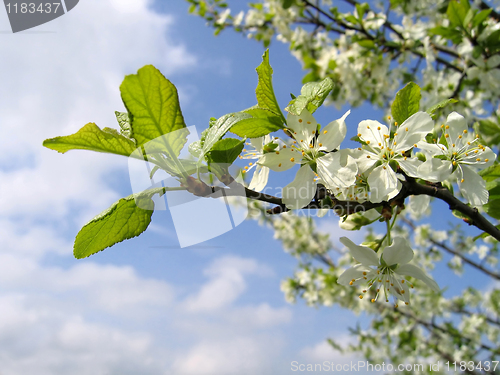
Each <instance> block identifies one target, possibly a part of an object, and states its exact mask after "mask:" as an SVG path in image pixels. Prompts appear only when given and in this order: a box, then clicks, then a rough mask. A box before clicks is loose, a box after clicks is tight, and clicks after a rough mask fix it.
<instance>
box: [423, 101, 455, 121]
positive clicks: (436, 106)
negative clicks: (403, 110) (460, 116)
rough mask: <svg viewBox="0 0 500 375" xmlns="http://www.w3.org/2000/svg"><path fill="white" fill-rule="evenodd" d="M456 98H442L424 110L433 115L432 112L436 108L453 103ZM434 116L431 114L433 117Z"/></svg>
mask: <svg viewBox="0 0 500 375" xmlns="http://www.w3.org/2000/svg"><path fill="white" fill-rule="evenodd" d="M457 102H458V100H457V99H446V100H443V101H442V102H439V103H438V104H436V105H433V106H432V107H431V108H429V109H428V110H427V111H426V112H427V113H428V114H429V115H431V116H433V115H434V112H436V111H437V110H438V109H442V108H444V107H446V106H447V105H448V104H455V103H457ZM434 117H435V116H433V118H434Z"/></svg>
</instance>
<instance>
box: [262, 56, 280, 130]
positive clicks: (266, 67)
mask: <svg viewBox="0 0 500 375" xmlns="http://www.w3.org/2000/svg"><path fill="white" fill-rule="evenodd" d="M255 70H256V71H257V75H258V76H259V82H258V83H257V88H256V89H255V94H256V96H257V104H258V106H259V108H262V109H268V110H270V111H272V112H273V113H274V114H275V115H277V116H279V117H281V119H282V120H281V123H284V122H285V121H286V120H285V116H283V113H282V112H281V108H280V106H279V104H278V101H277V100H276V96H275V95H274V89H273V68H271V65H270V64H269V50H266V52H264V55H263V56H262V63H261V64H260V65H259V66H258V67H257V69H255Z"/></svg>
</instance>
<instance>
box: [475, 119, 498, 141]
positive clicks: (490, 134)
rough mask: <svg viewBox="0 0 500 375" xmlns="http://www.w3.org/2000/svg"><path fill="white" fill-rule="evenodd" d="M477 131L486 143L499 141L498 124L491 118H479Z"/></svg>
mask: <svg viewBox="0 0 500 375" xmlns="http://www.w3.org/2000/svg"><path fill="white" fill-rule="evenodd" d="M477 130H478V132H479V133H480V134H481V137H482V139H483V140H484V142H485V143H486V144H487V145H497V144H499V143H500V125H499V124H497V123H496V122H494V121H491V120H479V126H478V129H477Z"/></svg>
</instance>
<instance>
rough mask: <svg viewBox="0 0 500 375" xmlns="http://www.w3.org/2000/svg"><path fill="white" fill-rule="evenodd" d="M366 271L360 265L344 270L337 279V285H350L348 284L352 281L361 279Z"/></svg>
mask: <svg viewBox="0 0 500 375" xmlns="http://www.w3.org/2000/svg"><path fill="white" fill-rule="evenodd" d="M366 271H367V269H366V267H365V266H363V265H362V264H356V265H355V266H354V267H351V268H348V269H347V270H345V271H344V272H343V273H342V275H340V276H339V278H338V279H337V283H339V284H340V285H350V284H349V283H350V282H351V281H352V280H353V279H354V280H357V279H359V278H360V277H363V272H366Z"/></svg>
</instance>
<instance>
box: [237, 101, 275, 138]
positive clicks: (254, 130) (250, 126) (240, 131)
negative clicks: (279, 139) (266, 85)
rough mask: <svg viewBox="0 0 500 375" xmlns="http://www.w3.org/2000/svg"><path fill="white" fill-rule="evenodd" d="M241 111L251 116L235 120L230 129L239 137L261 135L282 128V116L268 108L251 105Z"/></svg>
mask: <svg viewBox="0 0 500 375" xmlns="http://www.w3.org/2000/svg"><path fill="white" fill-rule="evenodd" d="M243 112H244V113H248V114H249V115H251V116H252V117H251V118H248V119H244V120H241V121H239V122H237V123H236V124H234V125H233V126H232V127H231V129H230V131H231V132H232V133H234V134H236V135H238V136H240V137H248V138H257V137H262V136H264V135H266V134H269V133H272V132H274V131H276V130H280V129H283V128H284V126H283V120H282V118H281V117H279V116H277V115H276V113H274V112H272V111H270V110H268V109H263V108H258V107H252V108H249V109H246V110H245V111H243Z"/></svg>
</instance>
